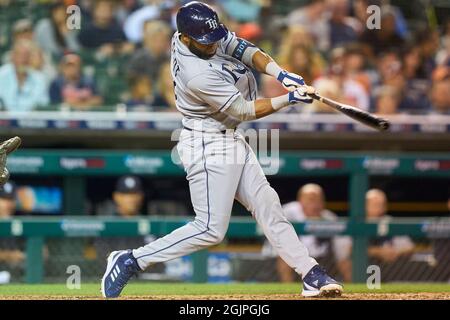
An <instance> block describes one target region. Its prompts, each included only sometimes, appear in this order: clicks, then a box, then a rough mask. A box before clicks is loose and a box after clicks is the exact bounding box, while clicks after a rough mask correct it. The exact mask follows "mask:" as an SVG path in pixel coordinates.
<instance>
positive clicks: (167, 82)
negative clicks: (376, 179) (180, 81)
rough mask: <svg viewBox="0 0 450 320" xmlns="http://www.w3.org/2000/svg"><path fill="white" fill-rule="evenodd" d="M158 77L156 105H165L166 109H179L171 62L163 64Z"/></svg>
mask: <svg viewBox="0 0 450 320" xmlns="http://www.w3.org/2000/svg"><path fill="white" fill-rule="evenodd" d="M158 78H159V80H158V95H157V99H156V101H155V105H156V106H162V107H165V108H166V110H164V111H177V106H176V101H175V91H174V86H173V79H172V73H171V67H170V62H166V63H165V64H163V65H162V66H161V68H160V70H159V77H158Z"/></svg>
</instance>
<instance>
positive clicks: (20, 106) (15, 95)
mask: <svg viewBox="0 0 450 320" xmlns="http://www.w3.org/2000/svg"><path fill="white" fill-rule="evenodd" d="M186 2H188V1H178V0H96V1H93V0H45V1H44V0H33V1H21V0H19V1H9V0H0V21H1V22H2V25H3V24H4V23H6V24H8V26H9V28H6V29H4V31H3V32H6V36H5V34H3V35H1V34H0V54H1V56H0V88H1V90H0V107H1V108H2V109H3V110H8V111H10V112H16V111H30V110H40V109H42V108H48V107H51V106H53V107H55V108H60V107H61V106H68V107H70V108H72V109H75V110H106V107H105V106H113V107H115V106H117V105H121V106H123V105H125V106H126V108H127V110H129V111H175V110H176V107H175V97H174V93H173V82H172V79H171V74H170V61H169V58H170V43H171V37H172V34H173V32H174V31H175V29H176V26H175V23H174V21H175V19H174V17H175V15H176V12H177V9H178V8H179V7H180V6H181V5H183V4H184V3H186ZM205 2H207V3H209V4H211V5H212V6H214V7H215V9H216V10H218V12H219V13H220V16H221V20H222V21H223V23H225V25H226V26H227V27H228V28H229V29H230V30H231V31H233V32H235V33H236V34H237V35H238V36H239V37H242V38H245V39H247V40H249V41H251V42H253V43H255V44H256V45H258V46H260V47H261V48H262V49H263V50H265V51H266V52H268V53H269V54H271V55H272V56H273V57H274V58H275V59H276V60H277V61H278V63H279V64H280V65H281V66H282V67H283V68H285V69H287V70H289V71H291V72H295V73H298V74H300V75H302V76H303V77H304V79H305V81H306V83H308V84H310V85H313V86H315V87H316V88H317V90H318V92H320V93H321V94H323V95H325V96H328V97H330V98H334V99H336V100H339V101H342V102H345V103H348V104H351V105H356V106H358V107H360V108H363V109H366V110H369V111H372V112H375V113H379V114H398V113H407V114H429V113H435V114H450V95H449V94H448V92H450V19H448V20H445V19H444V18H441V17H435V19H430V18H428V19H427V18H426V17H416V16H411V14H410V16H408V15H405V14H404V9H405V8H404V7H402V6H397V5H396V2H398V1H395V0H391V1H381V0H301V1H286V5H285V6H284V10H280V9H279V8H280V6H278V5H277V4H278V2H277V1H275V0H271V1H244V0H216V1H205ZM390 2H392V3H390ZM70 5H77V6H78V8H80V10H81V11H80V12H81V19H80V22H81V24H80V26H79V27H80V28H75V29H73V28H71V25H70V24H68V23H67V19H68V17H69V16H70V14H71V13H68V12H67V8H68V6H70ZM370 5H378V6H379V8H380V11H379V13H380V16H379V18H380V21H379V22H380V28H379V29H377V28H375V29H371V28H369V27H368V26H370V23H369V21H372V22H373V21H375V20H373V19H374V17H373V12H371V11H370V10H369V11H368V10H367V8H368V6H370ZM30 8H31V10H33V8H38V9H39V12H40V14H39V15H34V16H33V15H30V14H29V12H30ZM428 9H430V8H428ZM431 9H432V8H431ZM444 9H445V8H444ZM444 9H443V10H444ZM447 10H450V7H449V8H447ZM434 12H436V10H434ZM13 13H14V14H13ZM447 16H448V15H447ZM12 17H13V18H12ZM444 17H445V15H444ZM5 30H7V31H5ZM257 80H258V82H259V90H260V95H261V96H263V97H274V96H277V95H279V94H282V93H284V92H285V91H284V89H283V88H282V86H281V85H280V84H279V83H278V82H277V81H276V79H273V78H271V77H268V76H265V75H258V76H257ZM108 110H109V109H108ZM287 112H307V113H309V112H313V113H318V112H319V113H321V112H332V111H331V109H330V108H327V107H325V106H324V105H321V104H316V103H314V104H312V105H310V106H304V107H302V108H290V109H288V110H287Z"/></svg>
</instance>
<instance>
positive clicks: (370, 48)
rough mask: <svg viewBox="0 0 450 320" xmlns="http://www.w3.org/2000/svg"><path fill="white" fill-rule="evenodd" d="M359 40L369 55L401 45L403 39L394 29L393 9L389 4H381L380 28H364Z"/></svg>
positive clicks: (394, 15) (394, 16)
mask: <svg viewBox="0 0 450 320" xmlns="http://www.w3.org/2000/svg"><path fill="white" fill-rule="evenodd" d="M360 41H361V42H362V43H363V44H364V48H365V52H366V54H367V55H368V56H370V57H371V56H373V55H375V56H376V55H379V54H380V53H382V52H384V51H386V50H390V49H393V48H399V47H401V46H402V45H403V44H404V42H405V41H404V39H403V38H402V37H401V36H400V35H399V34H398V33H397V30H396V14H395V10H394V9H393V8H392V7H390V6H383V7H382V8H381V25H380V29H373V30H371V29H366V30H365V31H364V32H363V34H362V35H361V37H360Z"/></svg>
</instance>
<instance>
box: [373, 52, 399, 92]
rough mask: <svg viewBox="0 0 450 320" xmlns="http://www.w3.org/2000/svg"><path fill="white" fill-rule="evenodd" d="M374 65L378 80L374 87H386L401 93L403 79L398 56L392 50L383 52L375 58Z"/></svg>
mask: <svg viewBox="0 0 450 320" xmlns="http://www.w3.org/2000/svg"><path fill="white" fill-rule="evenodd" d="M376 64H377V77H378V79H377V80H376V81H375V85H378V86H383V85H388V86H392V87H395V88H397V90H399V91H401V92H403V89H404V87H405V77H404V76H403V73H402V61H401V60H400V56H399V54H398V53H397V52H396V51H394V50H391V51H386V52H383V53H382V54H380V55H379V56H378V57H377V60H376Z"/></svg>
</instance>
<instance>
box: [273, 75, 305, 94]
mask: <svg viewBox="0 0 450 320" xmlns="http://www.w3.org/2000/svg"><path fill="white" fill-rule="evenodd" d="M277 80H278V81H280V82H281V84H282V85H283V87H284V88H285V89H286V90H288V91H291V92H292V91H294V90H295V89H297V88H299V87H302V86H304V85H305V80H303V78H302V77H301V76H299V75H298V74H295V73H291V72H287V71H286V70H283V71H281V72H280V73H279V74H278V77H277Z"/></svg>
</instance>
